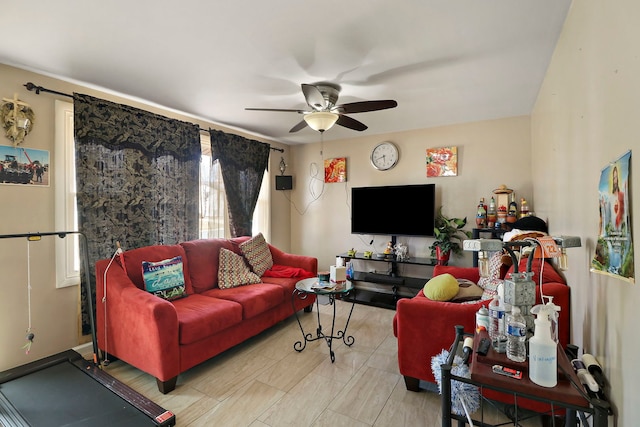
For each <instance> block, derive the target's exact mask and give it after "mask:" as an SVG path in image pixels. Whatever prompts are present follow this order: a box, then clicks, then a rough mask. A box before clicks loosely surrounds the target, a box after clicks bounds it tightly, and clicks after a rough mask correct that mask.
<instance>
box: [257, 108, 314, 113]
mask: <svg viewBox="0 0 640 427" xmlns="http://www.w3.org/2000/svg"><path fill="white" fill-rule="evenodd" d="M245 110H249V111H278V112H284V113H299V114H304V113H308V111H304V110H290V109H286V108H245Z"/></svg>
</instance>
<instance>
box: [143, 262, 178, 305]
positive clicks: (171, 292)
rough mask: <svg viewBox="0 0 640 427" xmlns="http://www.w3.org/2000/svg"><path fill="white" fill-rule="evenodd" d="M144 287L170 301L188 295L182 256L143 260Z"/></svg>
mask: <svg viewBox="0 0 640 427" xmlns="http://www.w3.org/2000/svg"><path fill="white" fill-rule="evenodd" d="M142 278H143V279H144V288H145V289H146V290H147V292H151V293H152V294H154V295H155V296H158V297H160V298H162V299H166V300H168V301H173V300H175V299H178V298H182V297H186V296H187V293H186V291H185V285H184V271H183V268H182V257H181V256H177V257H174V258H169V259H165V260H162V261H158V262H150V261H142Z"/></svg>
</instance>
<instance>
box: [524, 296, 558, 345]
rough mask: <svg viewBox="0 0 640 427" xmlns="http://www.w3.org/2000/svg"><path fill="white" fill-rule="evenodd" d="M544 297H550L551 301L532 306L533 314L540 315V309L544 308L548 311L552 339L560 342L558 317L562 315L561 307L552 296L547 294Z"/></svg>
mask: <svg viewBox="0 0 640 427" xmlns="http://www.w3.org/2000/svg"><path fill="white" fill-rule="evenodd" d="M544 298H546V299H548V300H549V301H548V302H547V303H546V304H544V305H542V304H538V305H534V306H533V307H532V308H531V314H533V315H536V316H538V314H540V311H542V310H544V311H546V313H547V315H548V316H549V325H550V326H549V328H550V330H551V339H552V340H554V341H555V342H559V338H558V326H559V323H558V317H559V315H560V310H561V307H560V306H559V305H555V304H554V303H553V297H552V296H545V297H544ZM544 298H543V299H544Z"/></svg>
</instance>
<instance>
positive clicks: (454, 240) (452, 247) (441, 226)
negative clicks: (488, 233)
mask: <svg viewBox="0 0 640 427" xmlns="http://www.w3.org/2000/svg"><path fill="white" fill-rule="evenodd" d="M466 225H467V218H466V217H465V218H449V217H446V216H445V215H444V214H443V213H442V206H440V207H439V208H438V212H437V214H436V219H435V227H434V229H433V231H434V236H435V241H434V242H433V244H432V245H431V246H430V249H431V257H435V258H436V259H437V260H438V264H441V265H446V264H447V262H448V261H449V257H450V255H451V253H453V254H454V255H461V254H462V241H463V240H464V239H470V238H471V232H470V231H466V230H463V228H464V227H465V226H466Z"/></svg>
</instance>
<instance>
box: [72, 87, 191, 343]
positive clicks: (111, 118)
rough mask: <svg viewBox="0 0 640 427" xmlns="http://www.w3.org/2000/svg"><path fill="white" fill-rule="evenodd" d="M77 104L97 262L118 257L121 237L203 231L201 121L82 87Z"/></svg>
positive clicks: (83, 214)
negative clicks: (142, 107)
mask: <svg viewBox="0 0 640 427" xmlns="http://www.w3.org/2000/svg"><path fill="white" fill-rule="evenodd" d="M73 108H74V131H75V149H76V187H77V198H78V225H79V231H81V232H82V233H84V234H85V235H86V237H87V241H88V246H89V248H88V251H87V252H88V257H89V262H90V265H94V263H95V261H97V260H98V259H102V258H108V257H111V256H112V254H113V252H114V250H115V247H116V242H117V241H119V242H120V244H121V245H122V247H123V249H125V250H126V249H133V248H138V247H141V246H147V245H152V244H174V243H177V242H180V241H185V240H191V239H195V238H197V237H198V187H199V163H200V132H199V128H198V126H196V125H194V124H191V123H185V122H181V121H178V120H173V119H169V118H166V117H163V116H159V115H157V114H153V113H150V112H148V111H144V110H140V109H137V108H133V107H130V106H127V105H121V104H116V103H113V102H109V101H105V100H101V99H97V98H93V97H91V96H88V95H81V94H74V107H73ZM90 275H91V279H92V288H95V277H94V275H95V272H94V271H91V272H90ZM81 277H84V276H81ZM83 291H84V288H83ZM92 298H93V300H94V301H95V289H93V292H92ZM82 299H83V303H82V319H83V321H82V330H83V334H85V335H86V334H88V333H90V332H91V331H90V324H89V321H88V319H89V317H88V313H87V311H86V309H85V307H86V306H87V305H86V301H87V300H86V295H84V293H83V296H82Z"/></svg>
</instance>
